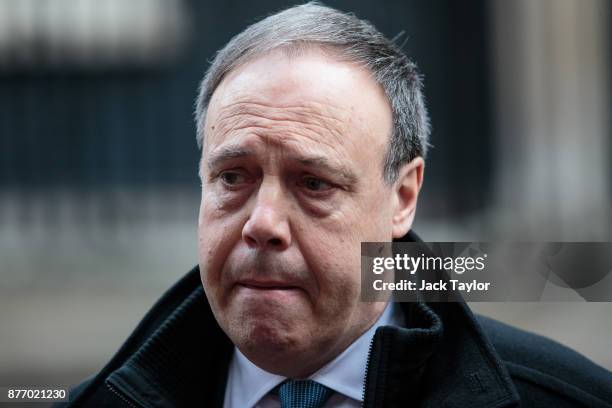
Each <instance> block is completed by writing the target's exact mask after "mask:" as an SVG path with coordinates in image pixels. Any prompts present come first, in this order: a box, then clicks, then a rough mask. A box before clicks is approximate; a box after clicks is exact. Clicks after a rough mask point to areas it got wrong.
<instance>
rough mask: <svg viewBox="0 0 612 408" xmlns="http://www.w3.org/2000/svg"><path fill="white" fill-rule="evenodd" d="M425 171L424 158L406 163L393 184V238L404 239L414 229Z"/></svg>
mask: <svg viewBox="0 0 612 408" xmlns="http://www.w3.org/2000/svg"><path fill="white" fill-rule="evenodd" d="M424 171H425V161H424V160H423V158H422V157H417V158H415V159H414V160H412V161H411V162H410V163H406V164H405V165H403V166H402V167H401V168H400V170H399V174H398V178H397V181H396V182H395V183H394V184H393V202H394V208H393V238H400V237H403V236H404V235H406V234H407V233H408V231H410V228H411V227H412V222H413V221H414V214H415V212H416V206H417V198H418V197H419V192H420V191H421V185H422V184H423V172H424Z"/></svg>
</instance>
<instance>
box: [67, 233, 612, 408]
mask: <svg viewBox="0 0 612 408" xmlns="http://www.w3.org/2000/svg"><path fill="white" fill-rule="evenodd" d="M418 239H419V238H418V237H417V236H416V235H415V234H413V233H409V234H408V236H406V237H405V239H404V240H418ZM400 305H401V309H402V311H403V313H404V317H405V321H406V327H391V326H384V327H380V328H378V329H377V331H376V334H375V335H374V339H373V341H372V344H371V351H370V356H369V360H368V368H367V373H364V375H365V378H366V381H365V385H364V395H365V399H364V406H365V407H446V408H451V407H511V406H518V405H519V397H520V402H521V404H522V406H527V407H532V406H533V407H556V408H559V407H566V406H567V407H570V406H572V407H574V406H584V407H612V402H611V401H612V374H611V373H610V372H609V371H607V370H605V369H603V368H601V367H599V366H597V365H596V364H594V363H592V362H590V361H589V360H587V359H586V358H584V357H583V356H581V355H580V354H578V353H576V352H574V351H572V350H569V349H567V348H566V347H563V346H561V345H559V344H557V343H555V342H553V341H551V340H548V339H545V338H543V337H540V336H536V335H533V334H529V333H526V332H524V331H521V330H518V329H516V328H512V327H510V326H507V325H504V324H502V323H499V322H496V321H494V320H492V319H488V318H484V317H474V315H473V314H472V313H471V311H470V309H469V307H468V306H467V305H466V304H465V303H463V302H454V303H429V304H428V303H401V304H400ZM232 350H233V345H232V343H231V341H230V340H229V338H228V337H227V336H226V335H225V334H224V333H223V331H222V330H221V328H220V327H219V326H218V324H217V322H216V320H215V319H214V316H213V315H212V312H211V310H210V307H209V305H208V302H207V300H206V296H205V294H204V291H203V289H202V286H201V282H200V275H199V269H198V268H197V267H196V268H194V269H193V270H192V271H191V272H189V273H188V274H187V275H186V276H185V277H184V278H183V279H182V280H181V281H179V282H178V283H177V284H176V285H175V286H174V287H173V288H171V289H170V290H169V291H168V292H167V293H166V294H165V295H164V296H163V297H162V298H161V299H160V300H159V301H158V302H157V303H156V305H155V306H154V307H153V308H152V310H151V311H150V312H149V313H148V314H147V315H146V316H145V318H144V319H143V321H142V322H141V323H140V324H139V326H138V327H137V329H136V330H135V331H134V333H133V334H132V335H131V336H130V337H129V338H128V340H127V341H126V343H125V344H124V345H123V346H122V347H121V349H120V350H119V352H118V353H117V355H116V356H115V357H113V359H112V360H111V361H110V362H109V363H108V364H107V365H106V366H105V367H104V369H102V371H101V372H100V373H99V374H98V375H96V376H95V377H94V378H91V379H88V380H86V381H85V382H83V383H82V384H80V385H79V386H78V387H77V388H75V389H74V390H73V392H72V394H71V403H69V404H68V405H69V406H71V407H97V406H113V407H114V406H117V407H122V406H137V407H192V406H200V407H222V406H223V396H224V392H225V385H226V380H227V373H228V369H229V362H230V359H231V355H232ZM64 405H66V404H64ZM59 406H62V404H60V405H59Z"/></svg>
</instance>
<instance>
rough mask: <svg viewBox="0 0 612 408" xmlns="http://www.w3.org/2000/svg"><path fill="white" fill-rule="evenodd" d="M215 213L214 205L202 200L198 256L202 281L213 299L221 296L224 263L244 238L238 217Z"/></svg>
mask: <svg viewBox="0 0 612 408" xmlns="http://www.w3.org/2000/svg"><path fill="white" fill-rule="evenodd" d="M214 214H215V210H214V208H211V207H210V205H209V204H207V203H206V202H204V201H203V203H202V205H201V206H200V215H199V222H198V255H199V260H200V274H201V277H202V283H203V284H204V289H205V290H206V293H207V295H209V297H212V299H211V300H212V301H215V300H216V298H217V297H218V296H220V294H219V293H220V291H221V289H222V288H221V278H222V276H221V275H222V273H221V272H222V270H223V266H224V264H225V262H226V260H227V258H228V256H229V254H230V252H231V250H232V248H233V247H234V246H235V245H236V244H237V243H238V242H239V240H240V239H241V237H242V226H241V224H240V219H239V217H237V216H234V217H229V216H226V217H215V216H214Z"/></svg>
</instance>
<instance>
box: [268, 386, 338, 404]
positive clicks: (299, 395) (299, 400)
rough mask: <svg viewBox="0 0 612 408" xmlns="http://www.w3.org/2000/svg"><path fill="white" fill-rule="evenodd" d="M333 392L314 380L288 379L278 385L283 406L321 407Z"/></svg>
mask: <svg viewBox="0 0 612 408" xmlns="http://www.w3.org/2000/svg"><path fill="white" fill-rule="evenodd" d="M332 392H333V391H332V390H330V389H329V388H327V387H326V386H324V385H322V384H319V383H318V382H315V381H312V380H287V381H285V382H284V383H282V384H281V385H280V386H279V387H278V397H279V398H280V403H281V408H320V407H322V406H323V404H325V401H327V399H328V398H329V397H330V396H331V394H332Z"/></svg>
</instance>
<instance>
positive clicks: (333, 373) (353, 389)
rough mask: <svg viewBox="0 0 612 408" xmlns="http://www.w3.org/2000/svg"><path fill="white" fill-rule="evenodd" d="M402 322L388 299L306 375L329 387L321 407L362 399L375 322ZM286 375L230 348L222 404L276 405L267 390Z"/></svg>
mask: <svg viewBox="0 0 612 408" xmlns="http://www.w3.org/2000/svg"><path fill="white" fill-rule="evenodd" d="M389 325H390V326H402V325H403V316H402V314H401V310H399V307H397V306H396V305H394V303H392V302H390V303H389V304H388V305H387V307H386V308H385V310H384V312H383V313H382V315H381V316H380V317H379V318H378V320H377V321H376V322H375V323H374V324H373V325H372V327H370V329H368V331H366V332H365V333H364V334H362V335H361V336H360V337H359V338H358V339H357V340H355V341H354V342H353V343H352V344H351V345H350V346H349V347H348V348H347V349H346V350H344V351H343V352H342V353H340V354H339V355H338V356H337V357H336V358H335V359H333V360H332V361H331V362H329V363H328V364H326V365H325V366H323V367H322V368H321V369H319V370H318V371H317V372H315V373H314V374H312V375H311V376H310V377H308V378H309V379H311V380H313V381H316V382H318V383H319V384H323V385H325V386H326V387H328V388H330V389H332V390H333V391H334V393H333V394H332V396H331V397H330V398H329V400H327V402H326V403H325V405H324V407H338V408H357V407H361V403H362V402H363V386H364V381H365V378H364V375H365V369H366V366H367V364H368V353H369V350H370V343H371V342H372V337H374V333H375V332H376V329H377V328H378V327H379V326H389ZM286 379H287V378H286V377H283V376H280V375H275V374H271V373H269V372H267V371H265V370H262V369H261V368H259V367H257V366H256V365H255V364H253V363H251V361H249V360H248V359H247V358H246V357H245V356H244V354H242V353H241V352H240V350H238V348H234V355H233V357H232V361H231V363H230V368H229V376H228V379H227V385H226V387H225V398H224V403H223V407H224V408H279V407H280V401H279V399H278V397H277V396H276V395H273V394H271V393H270V391H272V390H273V389H274V388H275V387H276V386H277V385H279V384H280V383H282V382H283V381H285V380H286Z"/></svg>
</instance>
